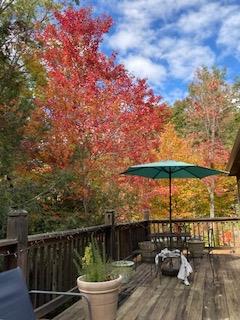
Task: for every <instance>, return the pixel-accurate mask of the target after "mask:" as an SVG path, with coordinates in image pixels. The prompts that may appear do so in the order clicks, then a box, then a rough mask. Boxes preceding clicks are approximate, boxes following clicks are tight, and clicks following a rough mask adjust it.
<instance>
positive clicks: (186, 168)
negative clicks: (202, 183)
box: [185, 167, 204, 179]
mask: <svg viewBox="0 0 240 320" xmlns="http://www.w3.org/2000/svg"><path fill="white" fill-rule="evenodd" d="M189 168H191V167H185V170H186V171H187V172H189V173H191V174H192V175H193V176H194V177H196V178H198V179H202V178H204V177H202V178H200V177H198V176H196V175H195V174H194V173H192V172H191V171H189V170H188V169H189Z"/></svg>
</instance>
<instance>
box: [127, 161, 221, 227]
mask: <svg viewBox="0 0 240 320" xmlns="http://www.w3.org/2000/svg"><path fill="white" fill-rule="evenodd" d="M122 174H125V175H131V176H141V177H146V178H151V179H169V213H170V215H169V223H170V232H172V189H171V187H172V179H173V178H178V179H179V178H182V179H187V178H198V179H202V178H205V177H208V176H212V175H218V174H227V172H225V171H221V170H215V169H210V168H206V167H201V166H198V165H195V164H192V163H186V162H180V161H174V160H165V161H159V162H152V163H145V164H139V165H135V166H131V167H129V168H128V169H127V170H126V171H124V172H122Z"/></svg>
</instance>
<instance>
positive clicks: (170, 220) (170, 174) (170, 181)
mask: <svg viewBox="0 0 240 320" xmlns="http://www.w3.org/2000/svg"><path fill="white" fill-rule="evenodd" d="M169 213H170V214H169V224H170V232H171V233H172V173H171V171H170V173H169Z"/></svg>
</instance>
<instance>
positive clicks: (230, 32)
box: [217, 12, 240, 58]
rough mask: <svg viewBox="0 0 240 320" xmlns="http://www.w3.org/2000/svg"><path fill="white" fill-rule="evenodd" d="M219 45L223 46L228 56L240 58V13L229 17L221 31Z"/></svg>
mask: <svg viewBox="0 0 240 320" xmlns="http://www.w3.org/2000/svg"><path fill="white" fill-rule="evenodd" d="M217 43H218V44H220V45H223V46H224V47H225V49H226V50H227V53H228V54H233V53H234V54H236V55H237V57H238V58H239V57H240V13H239V12H236V13H235V14H234V15H231V16H230V17H228V18H227V19H226V20H225V21H224V22H223V25H222V27H221V29H220V31H219V35H218V39H217Z"/></svg>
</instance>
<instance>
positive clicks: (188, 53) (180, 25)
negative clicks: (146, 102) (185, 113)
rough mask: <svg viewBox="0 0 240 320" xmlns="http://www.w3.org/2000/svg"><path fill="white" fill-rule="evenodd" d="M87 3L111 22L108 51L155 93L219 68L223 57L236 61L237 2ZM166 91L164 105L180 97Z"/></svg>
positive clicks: (239, 39) (239, 37)
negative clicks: (198, 71)
mask: <svg viewBox="0 0 240 320" xmlns="http://www.w3.org/2000/svg"><path fill="white" fill-rule="evenodd" d="M88 1H91V0H88ZM92 1H93V2H94V3H98V4H99V7H101V5H102V7H104V8H107V7H108V9H109V11H108V12H109V14H111V15H113V18H114V20H115V27H114V28H113V29H112V31H111V33H110V34H108V36H107V37H106V43H107V45H108V49H109V48H111V49H113V50H114V51H117V52H118V59H119V61H120V62H122V63H124V64H125V66H126V68H127V69H128V70H129V71H131V72H132V73H133V74H134V75H135V76H137V77H141V78H142V77H144V78H148V79H149V84H150V85H151V86H153V87H154V88H155V89H156V92H157V91H158V90H159V89H161V90H163V89H164V88H167V86H168V84H169V83H171V84H172V83H174V82H175V81H176V79H177V80H180V81H176V83H177V84H179V85H180V86H181V85H182V84H183V83H184V85H185V84H186V82H188V81H190V80H191V79H192V77H193V74H194V72H195V70H196V69H197V68H198V67H200V66H202V65H206V66H209V67H211V66H212V65H213V64H217V63H218V62H219V61H221V65H223V64H224V62H225V60H224V58H225V57H226V54H229V55H232V56H233V55H234V54H235V55H236V56H237V57H238V58H239V60H240V32H239V31H240V13H239V12H240V2H239V1H240V0H119V1H113V0H92ZM106 11H107V10H106ZM223 53H225V56H224V54H223ZM181 81H182V82H183V83H181ZM169 87H171V88H172V89H173V93H171V94H169V92H166V94H167V96H168V98H167V99H168V101H171V100H173V99H175V98H178V96H181V94H182V93H181V92H180V91H178V90H174V86H173V85H169Z"/></svg>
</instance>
